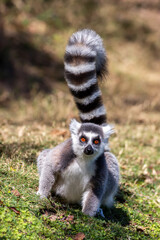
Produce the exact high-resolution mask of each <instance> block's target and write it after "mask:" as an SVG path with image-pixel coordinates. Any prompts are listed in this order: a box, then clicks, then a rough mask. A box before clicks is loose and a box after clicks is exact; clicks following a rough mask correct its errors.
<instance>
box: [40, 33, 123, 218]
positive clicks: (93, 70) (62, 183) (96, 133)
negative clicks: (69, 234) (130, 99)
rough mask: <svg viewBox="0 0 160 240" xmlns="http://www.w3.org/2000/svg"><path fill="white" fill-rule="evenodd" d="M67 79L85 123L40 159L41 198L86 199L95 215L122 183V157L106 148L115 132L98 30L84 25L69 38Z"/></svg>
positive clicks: (109, 203) (74, 124)
mask: <svg viewBox="0 0 160 240" xmlns="http://www.w3.org/2000/svg"><path fill="white" fill-rule="evenodd" d="M64 64H65V78H66V81H67V84H68V86H69V88H70V91H71V93H72V94H73V96H74V99H75V102H76V105H77V107H78V109H79V111H80V118H81V121H82V123H79V122H77V121H76V120H75V119H74V120H72V121H71V124H70V132H71V138H70V139H68V140H66V141H65V142H63V143H61V144H59V145H58V146H56V147H55V148H53V149H46V150H44V151H42V152H41V153H40V155H39V157H38V159H37V166H38V172H39V191H38V194H40V196H41V197H48V196H49V194H50V193H54V194H56V195H60V196H62V197H63V198H65V199H66V200H67V201H68V202H71V203H80V204H81V205H82V212H83V213H84V214H87V215H89V216H95V215H96V213H97V212H98V210H99V207H100V205H101V204H102V205H106V206H107V207H111V206H112V205H113V202H114V200H113V199H114V196H115V194H116V193H117V189H118V184H119V167H118V162H117V159H116V157H115V156H114V155H113V154H112V153H110V152H109V151H106V149H107V148H106V145H107V146H108V138H109V137H110V135H111V134H112V133H113V132H114V130H113V128H112V126H110V125H108V124H107V123H106V111H105V107H104V105H103V103H102V97H101V92H100V90H99V87H98V82H97V77H98V76H100V77H101V76H102V74H103V73H104V71H105V66H106V55H105V50H104V48H103V43H102V40H101V38H100V36H99V35H98V34H96V32H94V31H92V30H88V29H84V30H81V31H78V32H76V33H74V34H73V35H72V36H71V38H70V39H69V43H68V45H67V48H66V53H65V62H64Z"/></svg>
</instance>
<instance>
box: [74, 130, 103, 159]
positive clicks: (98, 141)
mask: <svg viewBox="0 0 160 240" xmlns="http://www.w3.org/2000/svg"><path fill="white" fill-rule="evenodd" d="M77 137H78V142H79V143H78V145H79V146H78V148H79V150H80V149H81V153H83V154H85V155H95V154H96V153H100V152H102V151H103V149H104V146H103V145H104V144H103V141H104V139H103V136H102V135H101V134H98V133H96V132H93V131H92V130H91V129H88V131H84V130H80V131H79V133H78V136H77Z"/></svg>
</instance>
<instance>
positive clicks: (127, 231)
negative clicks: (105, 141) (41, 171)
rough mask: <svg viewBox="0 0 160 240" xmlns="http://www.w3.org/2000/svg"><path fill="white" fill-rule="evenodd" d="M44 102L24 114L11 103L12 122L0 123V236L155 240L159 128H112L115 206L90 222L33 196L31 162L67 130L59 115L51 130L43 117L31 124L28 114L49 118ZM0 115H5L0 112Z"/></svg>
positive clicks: (158, 233) (159, 232)
mask: <svg viewBox="0 0 160 240" xmlns="http://www.w3.org/2000/svg"><path fill="white" fill-rule="evenodd" d="M52 97H53V96H52ZM55 97H56V96H55ZM67 98H68V96H66V101H67ZM46 99H47V98H45V97H44V98H42V96H41V106H39V105H38V102H39V99H37V100H34V101H33V103H34V104H32V105H31V102H30V103H29V102H27V103H26V104H27V106H28V108H25V109H26V110H25V111H26V114H25V113H24V112H23V111H24V108H22V107H21V105H23V104H24V100H23V101H22V102H23V104H22V102H20V101H18V102H16V103H17V104H19V106H17V109H18V110H17V109H16V110H14V109H12V108H11V110H10V111H11V112H12V111H16V112H17V117H16V119H14V120H13V118H12V116H13V113H11V116H10V117H9V116H8V119H5V120H4V122H3V123H1V129H0V133H1V135H0V136H1V138H0V141H1V144H0V155H1V162H0V165H1V166H0V183H1V184H0V186H1V189H0V199H1V201H0V204H1V208H0V211H1V215H0V220H1V227H0V237H1V238H2V239H47V238H48V239H74V237H75V236H76V234H77V233H83V234H84V235H85V238H86V239H158V238H159V237H160V227H159V226H160V219H159V213H160V212H159V204H160V199H159V192H160V188H159V180H160V179H159V173H160V167H159V166H160V162H159V161H160V147H159V145H158V143H159V141H160V132H159V128H157V127H156V125H154V124H152V125H144V124H137V123H136V124H129V125H128V124H126V125H121V124H117V125H116V129H117V135H116V136H114V137H113V138H112V139H111V142H110V144H111V148H112V151H113V152H114V153H115V155H116V156H117V158H118V159H119V164H120V168H121V186H120V190H119V194H118V196H117V200H116V204H115V207H114V208H113V209H111V210H107V209H104V213H105V216H106V220H103V219H99V218H90V217H87V216H84V215H83V214H82V213H81V208H80V206H78V205H68V204H67V203H65V202H63V201H62V200H61V199H58V198H54V199H50V200H48V201H42V200H39V198H38V197H37V196H36V191H37V187H38V174H37V169H36V157H37V155H38V153H39V151H41V150H42V149H44V148H49V147H53V146H55V145H57V144H58V143H60V142H61V141H63V140H64V139H66V138H67V137H68V136H69V132H68V127H67V126H66V123H65V121H64V120H63V118H62V119H61V117H62V116H63V114H62V115H61V117H59V121H57V119H56V120H55V121H53V122H52V126H51V124H50V123H49V122H48V121H47V116H46V120H45V119H42V118H41V117H40V116H39V115H37V116H38V118H39V120H37V119H36V117H35V116H34V115H32V113H33V111H34V110H35V112H36V113H35V114H37V112H39V113H40V109H41V107H43V106H45V107H46V109H45V110H46V112H47V110H48V115H50V114H51V111H52V109H50V104H51V105H52V102H51V100H50V99H48V103H47V100H46ZM59 101H60V102H61V101H62V102H63V101H64V100H63V99H62V100H59ZM35 102H37V103H36V104H35ZM12 104H13V106H14V104H15V103H12ZM60 104H62V103H60ZM63 104H64V103H63ZM23 106H24V105H23ZM52 106H53V105H52ZM36 107H37V109H36ZM70 109H71V108H70ZM21 111H22V112H21ZM73 111H74V109H73ZM29 112H30V114H29ZM1 113H2V114H4V113H5V111H4V110H3V109H1ZM44 113H45V111H44ZM29 117H30V118H31V119H29ZM33 118H35V119H34V120H33ZM11 119H12V120H11ZM53 126H54V127H53ZM82 239H83V238H82Z"/></svg>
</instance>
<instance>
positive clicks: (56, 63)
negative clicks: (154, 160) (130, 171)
mask: <svg viewBox="0 0 160 240" xmlns="http://www.w3.org/2000/svg"><path fill="white" fill-rule="evenodd" d="M82 28H91V29H93V30H95V31H96V32H97V33H98V34H99V35H100V36H101V37H102V38H103V41H104V45H105V48H106V51H107V55H108V59H109V64H108V70H109V75H108V76H107V77H106V79H105V81H104V82H103V83H100V87H102V88H103V99H104V103H105V105H106V108H107V111H108V119H109V121H110V122H115V123H117V124H128V123H129V124H132V123H136V124H137V123H138V124H155V125H156V126H159V125H160V114H159V112H160V93H159V92H160V1H159V0H152V1H149V0H112V1H111V0H81V1H73V0H68V1H65V0H59V1H56V0H34V1H32V0H1V1H0V106H1V110H0V121H2V122H6V121H11V122H16V123H21V122H23V123H24V122H30V121H39V122H43V123H45V124H53V123H54V122H55V123H56V122H57V121H58V122H60V123H62V122H63V125H64V126H65V125H66V124H68V123H69V121H70V118H72V117H77V116H78V114H77V110H76V107H75V105H74V102H73V99H72V96H70V93H69V91H68V88H67V85H66V83H65V81H64V76H63V56H64V51H65V46H66V44H67V41H68V38H69V37H70V35H71V34H72V33H73V32H75V31H77V30H78V29H82ZM53 125H54V124H53Z"/></svg>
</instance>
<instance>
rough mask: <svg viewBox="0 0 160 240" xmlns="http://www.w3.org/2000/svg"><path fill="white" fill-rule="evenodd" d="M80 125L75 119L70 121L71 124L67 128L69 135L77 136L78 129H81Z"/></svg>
mask: <svg viewBox="0 0 160 240" xmlns="http://www.w3.org/2000/svg"><path fill="white" fill-rule="evenodd" d="M81 125H82V124H81V123H79V122H78V121H77V120H76V119H72V120H71V123H70V126H69V129H70V132H71V134H77V133H78V130H79V129H80V127H81Z"/></svg>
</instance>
